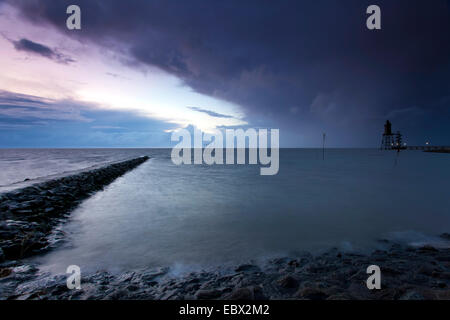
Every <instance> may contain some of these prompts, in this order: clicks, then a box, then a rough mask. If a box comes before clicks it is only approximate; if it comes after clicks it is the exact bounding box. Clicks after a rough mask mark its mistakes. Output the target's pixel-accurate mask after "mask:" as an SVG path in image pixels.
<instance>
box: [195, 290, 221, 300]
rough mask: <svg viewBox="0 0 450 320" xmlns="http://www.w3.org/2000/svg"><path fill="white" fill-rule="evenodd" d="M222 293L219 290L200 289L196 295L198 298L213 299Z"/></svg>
mask: <svg viewBox="0 0 450 320" xmlns="http://www.w3.org/2000/svg"><path fill="white" fill-rule="evenodd" d="M221 294H222V293H221V292H220V291H219V290H198V291H197V293H196V294H195V297H196V298H197V299H198V300H211V299H216V298H218V297H220V296H221Z"/></svg>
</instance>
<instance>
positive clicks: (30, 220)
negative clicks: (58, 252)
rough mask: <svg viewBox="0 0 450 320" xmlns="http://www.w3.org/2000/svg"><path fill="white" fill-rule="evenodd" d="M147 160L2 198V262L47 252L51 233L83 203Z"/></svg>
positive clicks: (121, 163)
mask: <svg viewBox="0 0 450 320" xmlns="http://www.w3.org/2000/svg"><path fill="white" fill-rule="evenodd" d="M148 159H149V158H148V157H147V156H145V157H139V158H135V159H131V160H127V161H122V162H117V163H113V164H110V165H107V166H105V167H102V168H98V169H93V170H89V171H84V172H81V173H78V174H74V175H70V176H67V177H63V178H59V179H54V180H50V181H46V182H42V183H38V184H34V185H32V186H30V187H26V188H23V189H20V190H16V191H13V192H9V193H4V194H0V262H2V261H4V260H15V259H21V258H24V257H27V256H30V255H32V254H35V253H39V252H42V251H43V250H45V249H47V248H48V247H49V245H50V241H49V235H50V233H51V232H52V229H53V228H54V227H55V226H56V225H57V224H59V223H60V222H61V220H62V219H64V218H65V217H66V216H67V215H68V214H69V213H70V211H71V210H72V209H74V208H75V207H76V206H77V205H78V204H79V203H80V202H81V201H82V200H84V199H86V198H87V197H89V196H90V195H92V194H93V193H94V192H96V191H99V190H101V189H103V187H105V186H106V185H108V184H110V183H111V182H113V181H114V180H115V179H116V178H118V177H120V176H121V175H123V174H125V173H126V172H127V171H129V170H132V169H134V168H136V167H137V166H139V165H140V164H142V163H143V162H145V161H147V160H148Z"/></svg>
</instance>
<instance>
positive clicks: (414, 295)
mask: <svg viewBox="0 0 450 320" xmlns="http://www.w3.org/2000/svg"><path fill="white" fill-rule="evenodd" d="M399 300H425V298H424V297H423V295H421V294H420V293H419V292H417V291H414V290H412V291H408V292H406V293H405V294H404V295H402V296H401V297H400V299H399Z"/></svg>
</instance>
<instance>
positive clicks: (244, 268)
mask: <svg viewBox="0 0 450 320" xmlns="http://www.w3.org/2000/svg"><path fill="white" fill-rule="evenodd" d="M235 271H236V272H259V271H261V270H260V268H259V267H258V266H255V265H252V264H242V265H240V266H239V267H237V268H236V269H235Z"/></svg>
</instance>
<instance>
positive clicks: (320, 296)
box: [295, 288, 328, 300]
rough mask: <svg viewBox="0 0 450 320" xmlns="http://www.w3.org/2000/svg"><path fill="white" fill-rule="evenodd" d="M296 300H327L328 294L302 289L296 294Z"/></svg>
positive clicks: (311, 289)
mask: <svg viewBox="0 0 450 320" xmlns="http://www.w3.org/2000/svg"><path fill="white" fill-rule="evenodd" d="M295 297H296V298H300V299H308V300H325V299H327V298H328V294H327V293H325V292H324V291H322V290H320V289H317V288H302V289H300V290H299V291H297V293H296V294H295Z"/></svg>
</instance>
